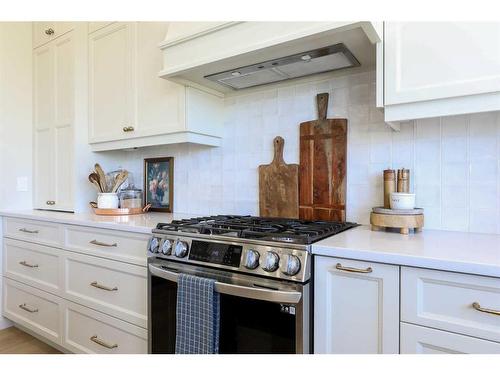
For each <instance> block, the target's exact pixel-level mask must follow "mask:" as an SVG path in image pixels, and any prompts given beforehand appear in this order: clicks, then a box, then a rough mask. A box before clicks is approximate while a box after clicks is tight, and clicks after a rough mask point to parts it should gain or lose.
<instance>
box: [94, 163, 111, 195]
mask: <svg viewBox="0 0 500 375" xmlns="http://www.w3.org/2000/svg"><path fill="white" fill-rule="evenodd" d="M94 168H95V171H96V173H97V175H98V176H99V183H100V185H101V189H102V192H103V193H106V192H108V186H107V183H106V173H104V170H103V169H102V168H101V166H100V165H99V163H96V164H95V166H94Z"/></svg>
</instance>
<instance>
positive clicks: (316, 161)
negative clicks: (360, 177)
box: [299, 94, 347, 221]
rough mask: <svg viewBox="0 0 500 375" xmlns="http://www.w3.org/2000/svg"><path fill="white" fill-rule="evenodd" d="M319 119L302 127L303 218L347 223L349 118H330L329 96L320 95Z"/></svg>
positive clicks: (301, 196) (301, 182)
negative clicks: (328, 115)
mask: <svg viewBox="0 0 500 375" xmlns="http://www.w3.org/2000/svg"><path fill="white" fill-rule="evenodd" d="M317 102H318V115H319V119H318V120H313V121H307V122H303V123H301V124H300V179H299V216H300V218H301V219H305V220H333V221H345V216H346V213H345V203H346V177H347V176H346V160H347V119H327V118H326V114H327V108H328V94H318V95H317Z"/></svg>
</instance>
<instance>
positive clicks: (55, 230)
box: [3, 217, 62, 247]
mask: <svg viewBox="0 0 500 375" xmlns="http://www.w3.org/2000/svg"><path fill="white" fill-rule="evenodd" d="M3 233H4V236H5V237H9V238H14V239H18V240H23V241H30V242H35V243H38V244H42V245H49V246H56V247H60V246H61V244H62V241H61V232H60V226H59V224H55V223H48V222H45V221H36V220H24V219H16V218H10V217H6V218H4V232H3Z"/></svg>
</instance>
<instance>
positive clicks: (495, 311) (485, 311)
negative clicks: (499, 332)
mask: <svg viewBox="0 0 500 375" xmlns="http://www.w3.org/2000/svg"><path fill="white" fill-rule="evenodd" d="M472 307H473V308H474V309H476V310H477V311H481V312H484V313H487V314H493V315H499V316H500V310H492V309H487V308H484V307H481V305H480V304H479V302H474V303H472Z"/></svg>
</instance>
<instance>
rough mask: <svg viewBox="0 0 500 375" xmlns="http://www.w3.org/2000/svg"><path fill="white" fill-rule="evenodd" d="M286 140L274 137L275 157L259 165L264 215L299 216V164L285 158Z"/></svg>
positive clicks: (260, 200) (260, 192)
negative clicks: (288, 162) (286, 160)
mask: <svg viewBox="0 0 500 375" xmlns="http://www.w3.org/2000/svg"><path fill="white" fill-rule="evenodd" d="M284 145H285V140H284V139H283V138H281V137H276V138H274V159H273V161H272V162H271V164H267V165H261V166H259V209H260V216H264V217H282V218H293V219H296V218H298V217H299V192H298V182H299V166H298V164H286V163H285V161H284V160H283V147H284Z"/></svg>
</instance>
